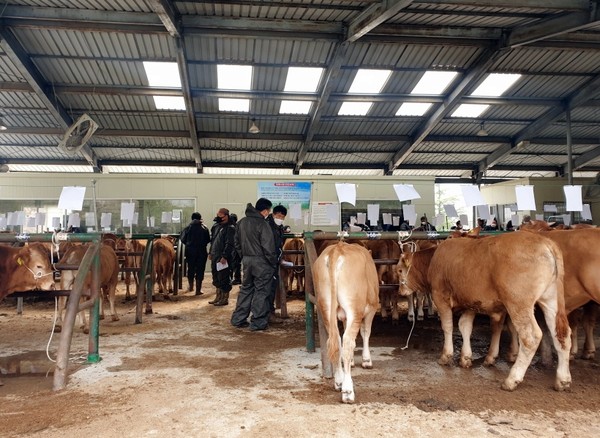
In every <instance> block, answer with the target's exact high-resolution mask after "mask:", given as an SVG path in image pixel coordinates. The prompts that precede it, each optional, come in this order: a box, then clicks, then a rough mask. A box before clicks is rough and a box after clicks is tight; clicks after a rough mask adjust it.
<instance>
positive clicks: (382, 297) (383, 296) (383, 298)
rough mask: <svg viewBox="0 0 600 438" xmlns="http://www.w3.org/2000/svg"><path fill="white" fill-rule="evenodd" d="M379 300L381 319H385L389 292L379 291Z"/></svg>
mask: <svg viewBox="0 0 600 438" xmlns="http://www.w3.org/2000/svg"><path fill="white" fill-rule="evenodd" d="M379 302H380V307H381V319H384V320H385V319H387V318H388V302H389V292H388V291H387V290H384V291H383V292H379Z"/></svg>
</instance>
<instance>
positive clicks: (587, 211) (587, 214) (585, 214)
mask: <svg viewBox="0 0 600 438" xmlns="http://www.w3.org/2000/svg"><path fill="white" fill-rule="evenodd" d="M581 218H582V219H583V220H584V221H591V220H592V209H591V208H590V204H583V210H582V211H581Z"/></svg>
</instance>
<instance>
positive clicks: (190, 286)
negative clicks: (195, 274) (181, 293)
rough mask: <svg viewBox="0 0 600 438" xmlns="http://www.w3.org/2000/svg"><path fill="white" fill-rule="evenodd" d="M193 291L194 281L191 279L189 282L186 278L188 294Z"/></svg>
mask: <svg viewBox="0 0 600 438" xmlns="http://www.w3.org/2000/svg"><path fill="white" fill-rule="evenodd" d="M193 290H194V279H193V278H192V279H191V280H190V279H189V278H188V292H191V291H193Z"/></svg>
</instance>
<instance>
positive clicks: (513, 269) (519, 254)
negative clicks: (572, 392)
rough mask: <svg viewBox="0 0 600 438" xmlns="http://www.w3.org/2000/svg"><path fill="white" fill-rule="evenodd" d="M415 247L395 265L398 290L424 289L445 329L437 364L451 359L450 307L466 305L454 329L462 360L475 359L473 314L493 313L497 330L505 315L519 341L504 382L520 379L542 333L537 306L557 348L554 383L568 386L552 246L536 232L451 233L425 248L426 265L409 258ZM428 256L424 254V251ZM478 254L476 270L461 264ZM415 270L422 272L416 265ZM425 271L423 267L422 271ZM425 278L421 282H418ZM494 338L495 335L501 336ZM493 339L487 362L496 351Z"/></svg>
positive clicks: (559, 268) (559, 263)
mask: <svg viewBox="0 0 600 438" xmlns="http://www.w3.org/2000/svg"><path fill="white" fill-rule="evenodd" d="M417 254H418V253H415V254H409V253H405V254H403V255H402V258H401V260H400V262H399V263H398V269H399V275H400V278H401V287H400V292H401V294H402V295H408V294H409V293H412V292H413V291H414V290H417V289H418V287H424V288H429V289H430V290H431V293H432V297H433V301H434V303H435V305H436V307H437V309H438V313H439V315H440V319H441V322H442V329H443V331H444V348H443V351H442V355H441V357H440V359H439V363H440V364H442V365H447V364H450V363H451V362H452V360H453V345H452V329H453V321H452V313H453V311H455V310H458V311H463V314H462V315H461V317H460V320H459V324H458V325H459V329H460V332H461V335H462V338H463V346H462V350H461V358H460V365H461V366H463V367H470V366H471V365H472V358H471V356H472V351H471V345H470V336H471V331H472V328H473V320H474V318H475V314H476V313H485V314H487V315H489V316H490V319H491V321H492V325H493V326H496V328H495V329H493V332H494V333H499V332H500V330H499V329H498V327H500V328H501V327H502V323H503V321H504V317H505V316H506V314H507V313H508V315H510V318H511V320H512V323H513V325H514V327H515V329H516V331H517V334H518V338H519V341H520V345H519V353H518V355H517V360H516V362H515V364H514V365H513V367H512V368H511V370H510V373H509V376H508V377H507V379H506V380H505V381H504V383H503V384H502V388H503V389H506V390H509V391H512V390H514V389H515V388H516V387H517V386H518V384H519V383H520V382H521V381H522V380H523V376H524V375H525V372H526V370H527V367H528V366H529V364H530V363H531V360H532V358H533V355H534V354H535V352H536V350H537V347H538V345H539V343H540V340H541V338H542V332H541V329H540V328H539V326H538V324H537V322H536V320H535V317H534V307H535V305H536V304H538V305H539V306H540V307H541V309H542V311H543V313H544V317H545V320H546V323H547V325H548V327H549V330H550V332H551V335H552V340H553V342H554V346H555V348H556V350H557V354H558V368H557V372H556V380H555V385H554V387H555V389H556V390H557V391H560V390H564V389H566V388H568V387H569V386H570V384H571V374H570V372H569V349H570V347H571V340H570V338H569V335H570V329H569V324H568V321H567V316H566V313H565V307H564V290H563V289H564V286H563V279H564V267H563V259H562V254H561V252H560V250H559V249H558V247H557V245H556V244H554V243H553V242H552V241H550V240H548V239H546V238H544V237H541V236H539V235H537V234H534V233H510V234H503V235H500V236H496V237H489V238H485V239H469V238H461V239H448V240H446V241H445V242H443V243H441V244H440V245H439V246H438V247H437V249H436V250H435V251H434V252H433V255H432V256H431V254H429V255H430V256H431V257H430V263H429V264H428V265H429V266H428V269H427V271H424V270H423V266H426V265H427V262H426V261H423V260H421V264H420V266H421V267H420V268H417V264H416V263H414V262H413V258H414V257H415V256H417ZM423 257H425V256H423ZM469 259H470V260H477V261H478V262H479V264H478V265H477V268H476V269H465V265H464V261H465V260H469ZM417 269H419V271H417ZM425 272H426V273H425ZM419 283H424V284H422V285H421V284H419ZM498 336H499V335H498ZM497 345H498V342H496V341H495V340H492V346H491V347H490V352H489V353H488V356H487V357H486V359H485V363H486V364H493V363H494V361H495V359H496V357H497V356H498V348H497Z"/></svg>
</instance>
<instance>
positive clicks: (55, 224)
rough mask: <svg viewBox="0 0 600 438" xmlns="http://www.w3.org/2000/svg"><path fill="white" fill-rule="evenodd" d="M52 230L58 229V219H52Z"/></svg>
mask: <svg viewBox="0 0 600 438" xmlns="http://www.w3.org/2000/svg"><path fill="white" fill-rule="evenodd" d="M52 228H56V229H58V228H60V218H59V217H53V218H52Z"/></svg>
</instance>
